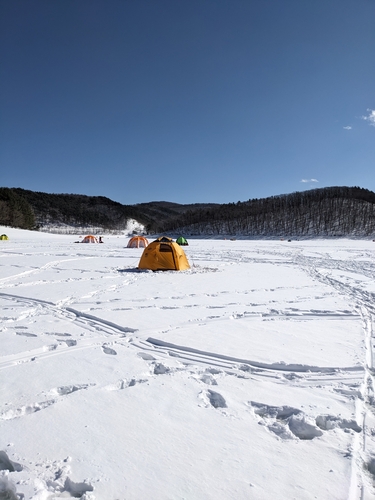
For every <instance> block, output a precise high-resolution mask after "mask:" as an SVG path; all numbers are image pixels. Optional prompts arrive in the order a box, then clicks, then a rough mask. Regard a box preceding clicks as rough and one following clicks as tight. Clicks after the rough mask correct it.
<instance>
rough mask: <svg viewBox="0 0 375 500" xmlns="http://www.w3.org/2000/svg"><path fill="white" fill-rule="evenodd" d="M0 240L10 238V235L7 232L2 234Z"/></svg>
mask: <svg viewBox="0 0 375 500" xmlns="http://www.w3.org/2000/svg"><path fill="white" fill-rule="evenodd" d="M0 240H9V238H8V236H7V235H6V234H2V235H1V236H0Z"/></svg>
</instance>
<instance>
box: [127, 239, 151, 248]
mask: <svg viewBox="0 0 375 500" xmlns="http://www.w3.org/2000/svg"><path fill="white" fill-rule="evenodd" d="M147 245H148V240H147V238H145V237H144V236H133V238H130V240H129V242H128V246H127V248H146V247H147Z"/></svg>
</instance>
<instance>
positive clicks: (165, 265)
mask: <svg viewBox="0 0 375 500" xmlns="http://www.w3.org/2000/svg"><path fill="white" fill-rule="evenodd" d="M189 268H190V265H189V262H188V260H187V257H186V255H185V252H184V251H183V249H182V248H181V247H180V246H179V245H178V244H177V243H176V242H174V241H173V240H172V239H171V238H168V237H166V236H162V237H161V238H158V239H157V240H155V241H153V242H152V243H150V244H149V245H148V246H147V247H146V248H145V249H144V250H143V254H142V256H141V259H140V261H139V264H138V269H151V270H152V271H167V270H174V271H184V270H185V269H189Z"/></svg>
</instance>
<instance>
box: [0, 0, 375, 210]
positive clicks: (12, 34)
mask: <svg viewBox="0 0 375 500" xmlns="http://www.w3.org/2000/svg"><path fill="white" fill-rule="evenodd" d="M374 19H375V0H32V1H30V0H8V1H3V2H1V3H0V51H1V52H0V58H1V60H0V99H1V121H0V140H1V146H0V148H1V149H0V186H2V187H22V188H24V189H31V190H33V191H43V192H48V193H80V194H86V195H93V196H107V197H108V198H111V199H112V200H115V201H118V202H120V203H124V204H134V203H141V202H147V201H155V200H166V201H173V202H178V203H197V202H216V203H227V202H237V201H245V200H248V199H250V198H263V197H267V196H272V195H278V194H284V193H291V192H295V191H301V190H305V189H311V188H316V187H326V186H360V187H363V188H367V189H371V190H373V191H375V111H374V110H375V27H374Z"/></svg>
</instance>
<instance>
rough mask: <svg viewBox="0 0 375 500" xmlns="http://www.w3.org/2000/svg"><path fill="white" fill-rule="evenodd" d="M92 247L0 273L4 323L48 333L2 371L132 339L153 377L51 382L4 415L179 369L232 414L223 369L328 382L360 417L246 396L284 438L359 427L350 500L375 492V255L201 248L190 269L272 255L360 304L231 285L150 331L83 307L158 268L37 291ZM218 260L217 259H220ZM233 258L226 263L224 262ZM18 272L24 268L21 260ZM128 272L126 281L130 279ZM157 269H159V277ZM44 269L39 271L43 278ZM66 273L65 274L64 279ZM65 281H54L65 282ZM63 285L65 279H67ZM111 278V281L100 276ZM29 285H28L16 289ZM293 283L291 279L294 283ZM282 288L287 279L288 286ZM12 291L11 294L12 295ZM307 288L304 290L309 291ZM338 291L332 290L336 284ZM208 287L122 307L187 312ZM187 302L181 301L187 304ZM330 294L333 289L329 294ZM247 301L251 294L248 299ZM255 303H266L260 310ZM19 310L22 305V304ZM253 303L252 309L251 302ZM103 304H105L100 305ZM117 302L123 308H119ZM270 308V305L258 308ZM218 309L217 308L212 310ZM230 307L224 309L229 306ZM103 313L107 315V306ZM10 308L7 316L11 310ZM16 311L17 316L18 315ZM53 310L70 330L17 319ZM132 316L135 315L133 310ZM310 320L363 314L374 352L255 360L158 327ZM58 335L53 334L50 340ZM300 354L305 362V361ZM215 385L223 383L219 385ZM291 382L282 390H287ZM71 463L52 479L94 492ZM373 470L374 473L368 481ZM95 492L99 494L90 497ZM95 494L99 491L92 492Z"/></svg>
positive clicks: (24, 331)
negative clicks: (322, 359) (319, 359)
mask: <svg viewBox="0 0 375 500" xmlns="http://www.w3.org/2000/svg"><path fill="white" fill-rule="evenodd" d="M91 258H92V256H90V255H82V256H78V257H75V258H65V256H64V259H61V260H54V261H51V262H48V263H46V264H44V265H43V266H41V267H40V268H34V269H30V270H27V271H22V272H19V273H16V274H13V275H12V276H8V277H5V278H2V279H0V286H1V290H2V292H0V299H2V300H3V302H4V303H7V304H9V308H10V312H9V314H8V313H7V311H3V313H2V315H3V317H2V323H3V325H5V326H6V328H12V327H13V328H14V329H15V330H16V329H17V328H18V329H17V330H16V334H17V335H18V336H24V337H29V338H33V337H40V338H42V339H43V340H45V344H44V345H43V346H41V347H38V348H36V349H30V350H25V351H24V352H21V353H16V354H8V355H4V356H1V357H0V370H10V369H12V368H14V367H16V366H17V365H19V364H21V363H26V362H34V361H36V360H38V362H43V360H44V359H47V358H51V357H54V356H64V355H69V354H72V353H73V352H76V351H79V350H82V349H94V348H100V349H101V350H102V353H103V354H106V355H109V356H107V357H109V358H110V357H111V356H116V355H117V354H118V348H116V345H117V346H119V347H121V346H124V345H127V346H130V347H131V348H132V349H133V350H134V353H135V355H137V356H138V357H139V358H141V359H142V360H143V361H144V362H145V366H147V367H148V375H147V376H143V377H142V376H138V375H135V376H134V378H129V379H121V380H114V381H113V383H112V384H110V385H106V386H103V387H98V386H97V385H95V384H89V383H87V384H82V383H80V384H72V385H68V386H61V387H55V388H51V390H50V392H49V394H45V397H46V398H45V399H44V400H41V401H38V402H35V401H30V402H28V403H26V404H24V405H20V406H18V407H12V408H8V409H5V410H3V411H2V412H1V413H0V421H1V420H10V419H15V418H27V417H28V416H29V415H31V414H33V413H36V412H38V411H42V410H47V409H48V408H49V407H50V406H52V405H56V404H58V403H59V401H60V400H61V398H65V397H74V396H75V394H76V393H77V392H79V391H91V390H95V391H98V390H108V391H114V390H135V389H134V387H136V386H137V385H138V384H143V383H146V382H147V383H152V381H153V380H156V379H158V378H159V377H163V376H167V377H178V376H182V374H186V375H188V376H189V377H193V378H194V379H195V380H196V381H197V383H198V384H199V385H200V392H199V393H198V396H197V404H202V405H203V407H206V408H207V409H211V410H212V411H221V412H223V415H226V414H228V412H230V411H231V408H230V402H228V401H227V400H226V398H225V394H222V393H221V392H220V381H221V379H222V378H223V377H238V378H241V379H244V380H246V379H249V380H252V381H260V380H262V379H264V378H266V379H268V380H274V382H275V383H276V384H279V385H280V386H282V385H283V384H289V385H290V384H292V385H293V386H295V387H306V386H309V387H312V386H314V387H321V386H323V387H325V389H326V390H327V391H332V392H336V393H339V394H341V395H342V396H343V397H344V398H348V399H351V400H354V401H355V406H356V417H355V419H353V420H347V419H343V418H341V417H339V416H336V415H322V414H319V415H315V421H311V419H310V420H309V419H308V418H307V416H306V415H305V413H304V412H303V411H302V410H301V409H299V408H293V407H289V406H282V407H276V406H273V405H272V402H261V401H250V400H249V401H244V402H243V403H244V405H246V408H248V410H249V412H250V414H251V415H252V418H256V419H257V420H258V421H259V423H261V424H262V425H264V426H265V427H266V428H267V429H268V430H269V431H270V432H271V433H273V434H274V435H275V436H277V437H278V438H280V439H282V440H293V439H294V440H298V439H302V440H310V439H314V438H315V437H318V436H321V435H322V434H323V433H324V432H329V431H330V430H331V429H333V428H338V429H343V430H344V431H348V432H352V447H351V450H350V454H349V455H350V459H351V464H352V477H351V483H350V490H349V491H348V498H349V500H356V499H366V498H369V497H370V496H371V494H372V492H371V484H370V483H371V480H372V479H373V477H372V476H373V475H374V473H373V472H372V470H371V460H372V458H371V457H373V456H374V454H375V437H374V434H375V431H374V430H375V392H374V391H375V379H374V375H375V367H374V353H373V342H374V340H373V338H374V317H375V293H374V292H371V291H367V290H365V289H364V287H363V281H364V279H367V280H373V281H375V264H374V258H373V256H371V255H364V256H363V257H362V260H358V261H351V260H348V259H346V260H334V259H331V258H330V257H329V256H328V255H323V254H319V253H317V254H316V256H311V255H310V256H305V255H303V253H302V251H300V250H298V249H296V250H295V251H294V250H291V249H290V247H288V246H287V245H286V247H285V251H272V250H270V251H269V253H268V258H265V257H264V256H262V254H259V255H256V256H255V255H253V254H251V255H244V252H242V251H235V250H233V251H223V252H221V253H220V254H218V253H214V252H213V253H212V254H206V253H203V252H200V251H199V250H198V249H196V250H195V251H194V253H192V256H191V261H192V262H193V263H194V264H195V265H194V267H193V268H192V269H191V271H190V273H191V274H199V273H201V274H204V273H207V272H220V270H221V269H220V266H223V265H224V266H230V265H236V264H238V263H245V262H246V263H266V264H272V265H275V266H277V265H278V264H279V263H282V264H283V265H284V266H285V265H288V266H290V267H291V268H297V269H299V270H301V271H303V272H304V273H307V274H308V275H309V276H310V277H311V278H312V279H313V280H316V281H318V282H320V283H323V284H324V285H326V287H327V290H330V291H332V293H335V294H339V295H341V296H343V297H345V298H346V299H348V301H349V302H350V303H351V304H353V309H352V310H345V311H343V310H336V311H332V310H326V309H324V308H322V309H321V310H318V309H316V310H305V309H302V308H300V307H299V306H298V300H299V299H298V298H297V297H296V298H295V299H294V300H293V302H292V303H291V305H290V307H289V308H284V309H283V308H278V307H277V304H275V305H274V308H272V307H270V306H271V304H269V303H255V302H253V301H252V300H244V299H246V294H247V293H248V294H251V297H252V298H253V297H254V295H256V289H251V288H249V290H248V292H243V291H242V292H241V293H237V295H238V299H239V301H238V302H233V296H236V292H234V293H233V292H232V293H231V294H230V297H231V301H229V302H228V301H225V296H226V294H227V292H226V291H225V290H221V291H217V292H213V293H212V294H211V297H216V298H220V300H221V302H220V304H218V305H216V306H213V305H212V304H211V305H210V304H207V305H206V312H207V315H206V316H202V317H199V318H193V319H192V320H191V321H189V322H180V323H179V322H177V323H174V324H173V326H171V324H168V325H166V327H165V328H164V329H161V328H156V329H150V330H148V331H146V330H145V329H143V330H140V331H138V330H137V329H135V328H132V327H131V325H129V326H128V325H121V324H118V323H116V322H114V321H113V322H112V321H109V320H107V319H104V318H101V317H100V316H99V315H94V314H91V313H87V312H82V311H80V310H79V304H80V302H83V301H84V300H87V299H94V298H95V299H96V300H97V301H98V306H100V305H101V303H100V300H101V296H103V294H105V293H106V292H109V291H113V290H116V291H121V290H122V289H125V288H128V287H131V285H132V284H133V283H134V282H135V281H137V280H146V278H149V277H150V276H151V278H152V277H153V275H150V274H149V273H139V272H136V271H135V270H132V269H129V270H128V272H126V273H125V272H120V273H119V272H118V271H122V270H117V274H119V275H120V277H121V280H120V281H119V282H117V283H115V284H113V283H111V284H109V285H105V286H101V287H100V288H98V289H96V290H93V291H92V292H90V293H89V294H85V295H84V296H82V297H79V296H68V297H66V298H62V299H61V300H59V302H57V303H53V302H52V301H45V300H41V299H38V298H36V297H33V296H28V295H30V291H31V294H32V289H33V288H32V287H33V286H35V285H36V284H40V283H45V284H46V285H48V284H49V282H48V281H45V280H43V273H44V272H45V271H47V270H51V269H57V268H58V267H59V266H63V265H64V264H65V263H67V262H74V261H75V265H76V267H77V268H78V267H79V263H80V262H82V260H87V259H91ZM200 261H204V262H205V263H206V265H205V267H200V266H199V262H200ZM207 262H209V263H210V264H209V266H210V265H211V264H212V266H213V267H209V266H207ZM223 263H224V264H223ZM14 268H15V271H17V269H16V266H14ZM124 276H126V279H124ZM154 276H155V275H154ZM25 277H28V278H30V277H32V279H33V281H29V282H27V284H26V283H24V282H22V280H23V279H24V278H25ZM38 277H40V279H38ZM82 279H86V278H85V277H83V276H82V277H79V278H77V276H76V275H75V276H74V278H73V279H72V281H71V282H69V290H72V289H74V284H75V283H79V282H80V280H82ZM65 281H66V280H65ZM58 282H59V280H56V281H54V283H58ZM61 283H64V278H62V279H61ZM101 285H102V284H101ZM26 288H27V292H28V293H23V294H22V293H20V294H18V293H17V292H18V291H20V290H24V291H25V289H26ZM289 289H290V287H288V286H285V290H289ZM279 290H280V287H279ZM8 292H9V293H8ZM301 292H302V291H301ZM327 293H330V292H327ZM207 296H208V294H207V293H206V294H200V293H199V292H198V293H194V294H190V296H189V297H190V299H191V302H190V303H189V305H188V306H187V305H186V304H183V303H182V299H186V296H185V295H184V294H183V293H181V294H178V293H176V291H174V292H173V294H172V295H171V296H170V299H172V300H173V305H171V306H165V305H164V306H161V307H160V308H159V307H158V305H157V302H158V297H153V299H152V301H151V300H149V301H148V302H146V301H144V300H142V299H138V298H137V297H136V296H134V297H132V296H130V297H128V298H127V300H126V306H123V308H122V310H123V311H124V312H126V311H127V310H131V311H137V310H138V311H140V313H142V312H143V311H145V310H150V309H151V310H152V309H161V310H165V311H167V310H178V309H179V308H180V307H181V308H186V307H190V308H191V309H199V308H200V309H202V298H204V297H206V298H207ZM180 300H181V306H179V305H178V302H179V301H180ZM322 300H323V301H324V297H322ZM241 301H242V302H241ZM239 305H240V306H241V307H242V308H243V309H245V310H244V311H242V312H240V313H238V312H233V311H231V309H232V308H234V309H236V307H237V308H238V306H239ZM254 307H256V308H257V310H256V311H254ZM17 308H18V309H19V311H20V312H19V313H18V311H16V313H15V312H14V311H15V309H16V310H17ZM246 308H248V310H246ZM98 310H99V312H100V307H98ZM113 310H116V309H113ZM259 310H261V312H259ZM212 311H214V313H212ZM221 311H222V313H221ZM99 312H98V314H99ZM7 314H8V316H7ZM14 314H15V317H13V316H12V315H14ZM44 314H49V315H50V316H52V317H54V318H56V320H59V321H60V322H61V321H62V322H65V324H66V332H65V333H62V332H53V331H52V332H40V333H38V334H36V333H33V331H29V328H28V326H27V325H26V326H17V323H19V322H21V321H22V322H25V321H29V320H32V319H33V318H38V317H39V316H41V315H44ZM125 317H126V315H125ZM259 317H262V318H263V319H267V318H269V319H272V318H273V317H274V318H278V319H285V320H293V319H301V318H303V319H304V320H306V321H309V320H311V321H317V322H319V318H324V319H329V318H332V319H337V318H341V319H343V320H345V321H350V320H352V319H357V318H358V317H360V318H361V321H362V329H363V342H364V346H365V351H364V352H365V355H364V359H363V360H362V363H361V365H354V366H340V363H338V364H337V366H329V367H327V366H313V365H309V364H299V363H298V362H295V363H288V364H287V363H280V362H278V361H276V360H275V362H273V363H263V362H260V361H258V360H256V359H246V358H240V357H235V356H228V355H225V354H222V353H220V352H216V353H215V352H211V351H205V350H201V349H196V348H192V347H189V346H185V345H179V344H175V343H173V342H167V341H164V340H161V339H158V338H157V336H158V333H160V332H161V331H163V332H165V331H173V330H178V329H180V328H182V327H187V326H192V325H194V324H199V323H202V322H204V323H212V324H213V323H215V322H217V321H226V320H228V319H235V320H239V321H241V320H242V319H246V320H247V321H249V320H251V319H252V318H254V319H256V320H257V319H259ZM72 324H74V325H75V327H77V328H78V329H79V330H80V331H81V334H80V336H74V338H71V334H70V333H68V332H70V331H71V327H72ZM52 337H54V340H52V342H51V338H52ZM296 361H297V360H296ZM211 387H214V390H213V389H211ZM280 390H282V389H280ZM67 474H68V469H67V470H66V471H65V473H64V474H61V477H62V478H63V481H60V482H59V481H58V479H59V477H58V474H56V478H55V479H54V483H53V481H52V482H51V485H53V484H55V483H56V484H57V483H58V484H59V485H60V486H59V488H60V490H59V491H60V492H64V491H65V492H70V493H72V494H73V496H77V495H80V494H82V495H83V494H84V493H85V492H88V491H92V487H91V485H89V484H86V483H80V484H78V483H77V484H75V483H73V482H72V481H70V479H69V477H68V475H67ZM369 478H370V479H369ZM88 498H91V497H88ZM92 498H94V497H92Z"/></svg>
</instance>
